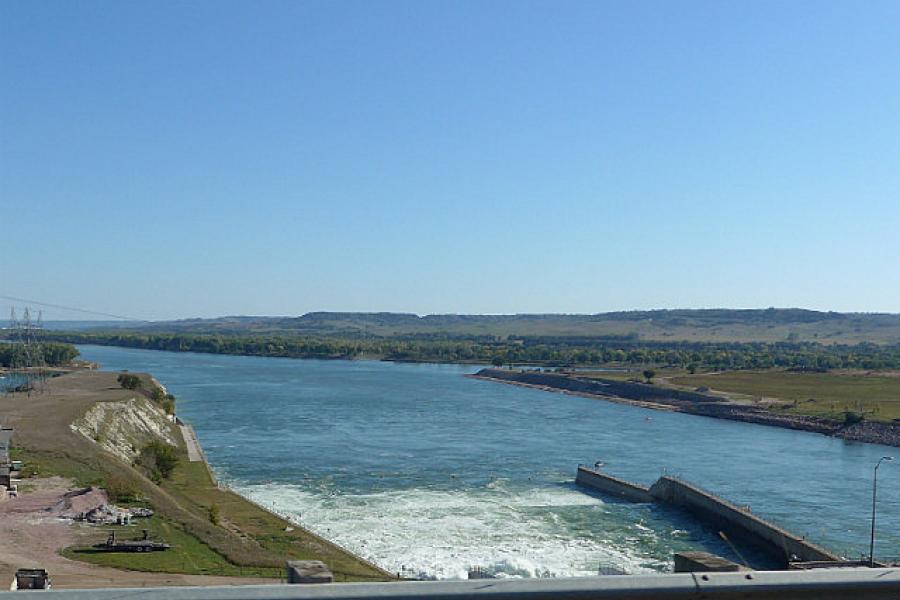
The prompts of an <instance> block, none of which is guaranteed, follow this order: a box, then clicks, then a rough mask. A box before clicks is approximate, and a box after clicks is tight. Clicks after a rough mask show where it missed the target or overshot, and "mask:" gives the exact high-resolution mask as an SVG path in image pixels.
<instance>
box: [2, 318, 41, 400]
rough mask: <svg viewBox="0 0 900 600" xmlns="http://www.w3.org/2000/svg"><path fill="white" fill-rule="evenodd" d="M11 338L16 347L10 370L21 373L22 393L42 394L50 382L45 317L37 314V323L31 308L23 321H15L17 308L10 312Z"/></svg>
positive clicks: (14, 347)
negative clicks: (45, 344) (45, 352)
mask: <svg viewBox="0 0 900 600" xmlns="http://www.w3.org/2000/svg"><path fill="white" fill-rule="evenodd" d="M9 329H10V334H9V339H10V341H11V342H12V344H13V352H12V358H11V359H10V365H9V367H10V371H12V372H13V373H19V374H21V376H22V378H23V379H24V380H25V382H24V383H23V384H22V385H21V386H19V388H17V389H19V390H21V391H27V392H28V395H29V396H30V395H31V393H32V392H36V393H43V392H44V389H45V382H46V380H47V362H46V360H45V357H44V343H43V341H44V323H43V314H42V312H41V311H38V316H37V319H36V320H32V318H31V311H30V310H29V309H28V307H25V310H24V311H23V313H22V320H21V321H20V320H18V319H17V318H16V309H15V307H12V308H11V309H10V311H9Z"/></svg>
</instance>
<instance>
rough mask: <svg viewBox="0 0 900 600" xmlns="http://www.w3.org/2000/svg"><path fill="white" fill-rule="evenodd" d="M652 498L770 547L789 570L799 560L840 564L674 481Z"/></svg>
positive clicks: (662, 482)
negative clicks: (788, 565)
mask: <svg viewBox="0 0 900 600" xmlns="http://www.w3.org/2000/svg"><path fill="white" fill-rule="evenodd" d="M650 495H651V496H653V497H654V498H655V499H657V500H658V501H660V502H665V503H667V504H673V505H675V506H679V507H681V508H683V509H685V510H686V511H688V512H690V513H692V514H694V515H695V516H697V517H698V518H700V519H701V520H704V521H706V522H709V523H712V524H714V525H716V526H717V527H721V528H722V529H723V530H725V531H727V532H730V533H731V534H732V535H734V536H740V537H742V538H743V539H744V540H745V541H748V542H751V543H754V544H755V545H758V546H763V547H766V548H767V549H768V550H769V551H770V553H771V554H772V556H774V557H776V558H778V559H779V560H782V561H784V564H785V566H787V564H788V562H790V561H792V560H798V559H799V560H801V561H818V560H824V561H836V560H840V557H839V556H837V555H836V554H832V553H831V552H829V551H827V550H825V549H824V548H820V547H819V546H816V545H815V544H813V543H811V542H808V541H806V540H805V539H803V538H801V537H799V536H796V535H794V534H793V533H791V532H789V531H787V530H785V529H782V528H781V527H778V526H777V525H774V524H773V523H769V522H768V521H766V520H764V519H761V518H759V517H757V516H756V515H754V514H753V513H751V512H750V511H749V510H747V509H745V508H740V507H738V506H736V505H734V504H732V503H731V502H728V501H727V500H724V499H722V498H719V497H718V496H714V495H713V494H710V493H709V492H707V491H705V490H702V489H700V488H698V487H696V486H693V485H691V484H689V483H687V482H684V481H681V480H679V479H675V478H674V477H661V478H660V479H659V481H657V482H656V483H654V484H653V485H652V486H651V487H650Z"/></svg>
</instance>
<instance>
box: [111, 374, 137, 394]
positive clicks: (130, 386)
mask: <svg viewBox="0 0 900 600" xmlns="http://www.w3.org/2000/svg"><path fill="white" fill-rule="evenodd" d="M116 381H118V382H119V385H121V386H122V387H123V388H125V389H126V390H136V389H138V388H139V387H141V385H143V384H142V383H141V378H140V377H138V376H137V375H131V374H130V373H122V374H121V375H119V376H118V377H117V378H116Z"/></svg>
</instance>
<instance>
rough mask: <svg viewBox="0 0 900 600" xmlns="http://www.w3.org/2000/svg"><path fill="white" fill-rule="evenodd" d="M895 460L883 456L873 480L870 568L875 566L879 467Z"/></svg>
mask: <svg viewBox="0 0 900 600" xmlns="http://www.w3.org/2000/svg"><path fill="white" fill-rule="evenodd" d="M885 460H894V457H893V456H882V457H881V458H879V459H878V462H877V463H876V464H875V476H874V477H873V478H872V537H871V539H870V541H869V566H870V567H874V566H875V493H876V492H877V490H878V467H880V466H881V463H882V461H885Z"/></svg>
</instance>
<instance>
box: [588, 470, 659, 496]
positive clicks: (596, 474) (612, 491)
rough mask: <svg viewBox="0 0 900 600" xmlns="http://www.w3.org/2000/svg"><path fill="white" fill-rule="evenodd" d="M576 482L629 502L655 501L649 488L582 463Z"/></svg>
mask: <svg viewBox="0 0 900 600" xmlns="http://www.w3.org/2000/svg"><path fill="white" fill-rule="evenodd" d="M575 483H577V484H578V485H582V486H584V487H586V488H591V489H593V490H597V491H598V492H602V493H604V494H609V495H610V496H615V497H616V498H621V499H622V500H627V501H628V502H653V500H654V498H653V496H651V495H650V490H649V488H646V487H644V486H642V485H638V484H636V483H631V482H630V481H625V480H624V479H619V478H618V477H613V476H612V475H607V474H606V473H601V472H600V471H595V470H594V469H590V468H588V467H584V466H581V465H579V466H578V474H577V475H576V476H575Z"/></svg>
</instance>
